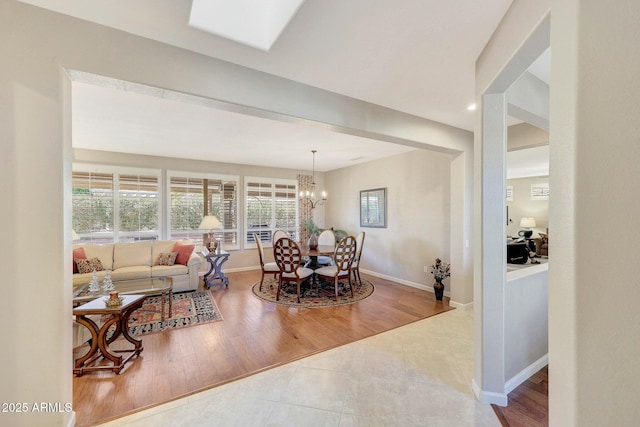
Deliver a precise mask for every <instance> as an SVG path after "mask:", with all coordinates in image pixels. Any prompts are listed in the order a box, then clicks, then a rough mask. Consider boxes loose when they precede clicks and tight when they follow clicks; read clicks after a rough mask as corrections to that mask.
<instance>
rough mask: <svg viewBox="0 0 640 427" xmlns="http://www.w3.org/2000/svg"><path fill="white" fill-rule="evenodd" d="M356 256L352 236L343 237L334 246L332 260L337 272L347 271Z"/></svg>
mask: <svg viewBox="0 0 640 427" xmlns="http://www.w3.org/2000/svg"><path fill="white" fill-rule="evenodd" d="M355 256H356V239H355V237H353V236H347V237H344V238H343V239H342V240H340V242H339V243H338V246H336V250H335V252H334V254H333V260H334V262H335V264H336V267H337V268H338V271H339V272H340V271H347V272H348V271H349V269H350V268H351V264H352V263H353V260H354V259H355Z"/></svg>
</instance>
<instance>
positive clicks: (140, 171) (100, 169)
mask: <svg viewBox="0 0 640 427" xmlns="http://www.w3.org/2000/svg"><path fill="white" fill-rule="evenodd" d="M74 172H84V173H95V174H111V175H112V177H113V180H112V198H113V230H112V231H111V233H110V235H111V236H112V239H111V240H112V243H120V242H123V241H124V240H121V237H124V236H121V234H122V233H123V232H122V231H121V221H120V197H119V192H120V175H138V176H140V175H143V176H155V177H156V178H157V200H158V202H157V203H158V213H157V215H158V217H157V224H158V226H157V230H156V231H155V232H153V231H151V232H147V233H144V232H138V233H139V235H140V236H142V235H143V234H147V235H148V237H150V236H152V235H153V237H155V239H149V240H162V239H163V238H164V236H163V231H164V230H163V227H162V206H163V203H164V200H163V198H164V188H163V179H162V170H161V169H158V168H142V167H127V166H113V165H95V164H90V163H75V162H74V163H72V165H71V174H72V176H71V180H72V184H71V188H72V189H73V173H74ZM71 209H72V211H73V201H72V206H71ZM79 234H84V235H85V237H86V233H83V232H80V233H79ZM90 234H91V235H95V234H96V233H90ZM91 235H90V236H89V237H88V239H89V241H88V242H83V243H89V244H91V243H93V240H98V241H99V240H103V239H101V238H100V236H99V235H95V237H92V236H91ZM82 240H85V238H83V239H82Z"/></svg>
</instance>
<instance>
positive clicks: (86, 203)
mask: <svg viewBox="0 0 640 427" xmlns="http://www.w3.org/2000/svg"><path fill="white" fill-rule="evenodd" d="M71 182H72V184H71V186H72V188H71V204H72V220H71V223H72V226H73V230H74V231H75V232H76V233H78V235H79V236H80V238H81V239H82V240H83V241H85V242H91V243H113V240H114V238H113V228H114V225H113V222H114V218H113V205H114V201H113V174H112V173H94V172H73V175H72V178H71Z"/></svg>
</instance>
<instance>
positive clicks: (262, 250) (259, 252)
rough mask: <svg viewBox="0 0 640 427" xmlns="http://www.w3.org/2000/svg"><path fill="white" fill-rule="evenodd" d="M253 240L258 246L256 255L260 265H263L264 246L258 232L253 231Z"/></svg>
mask: <svg viewBox="0 0 640 427" xmlns="http://www.w3.org/2000/svg"><path fill="white" fill-rule="evenodd" d="M253 240H255V242H256V246H257V247H258V256H259V257H260V266H261V267H264V247H263V246H262V241H261V240H260V236H258V233H253Z"/></svg>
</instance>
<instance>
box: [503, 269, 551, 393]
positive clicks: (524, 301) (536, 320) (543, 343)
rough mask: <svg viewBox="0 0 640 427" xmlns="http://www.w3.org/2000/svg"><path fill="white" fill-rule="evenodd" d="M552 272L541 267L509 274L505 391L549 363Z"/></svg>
mask: <svg viewBox="0 0 640 427" xmlns="http://www.w3.org/2000/svg"><path fill="white" fill-rule="evenodd" d="M548 293H549V271H548V265H547V264H540V265H536V266H533V267H527V268H523V269H519V270H515V271H510V272H508V273H507V286H506V290H505V313H504V314H505V319H506V320H505V342H506V343H507V345H506V347H505V378H506V382H505V392H506V393H510V392H511V390H513V389H514V388H515V387H517V386H518V385H520V384H521V383H522V382H523V381H525V380H527V379H528V378H529V377H530V376H531V375H533V374H535V373H536V372H538V371H539V370H540V369H541V368H543V367H544V366H545V365H546V364H547V362H548V356H547V353H548V351H549V344H548V341H549V331H548V328H549V312H548V306H549V299H548Z"/></svg>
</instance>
